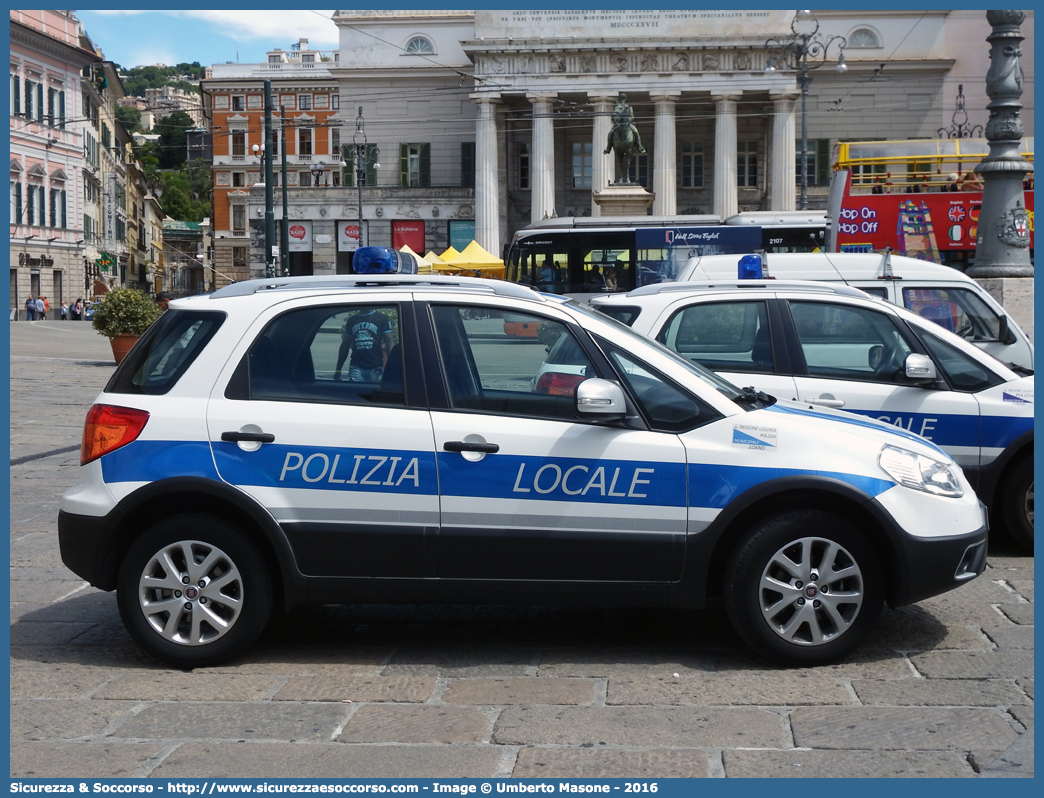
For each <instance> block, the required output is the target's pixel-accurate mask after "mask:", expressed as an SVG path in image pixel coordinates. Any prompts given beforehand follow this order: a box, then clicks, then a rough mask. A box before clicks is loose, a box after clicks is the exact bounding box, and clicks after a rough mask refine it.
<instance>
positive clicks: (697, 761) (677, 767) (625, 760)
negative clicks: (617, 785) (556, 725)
mask: <svg viewBox="0 0 1044 798" xmlns="http://www.w3.org/2000/svg"><path fill="white" fill-rule="evenodd" d="M709 775H710V755H709V754H708V753H707V752H706V751H700V750H696V749H657V750H647V751H626V750H619V749H605V748H603V749H591V748H580V749H577V748H535V747H525V748H522V749H520V750H519V752H518V757H517V759H516V760H515V767H514V769H513V770H512V771H511V776H512V778H516V779H551V778H554V779H624V778H626V779H700V778H706V777H708V776H709Z"/></svg>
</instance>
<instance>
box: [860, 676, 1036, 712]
mask: <svg viewBox="0 0 1044 798" xmlns="http://www.w3.org/2000/svg"><path fill="white" fill-rule="evenodd" d="M852 689H853V690H855V692H856V695H857V696H859V700H860V701H862V702H863V703H864V704H866V705H868V706H905V707H909V706H917V707H931V706H939V707H959V706H978V707H1003V706H1010V705H1011V704H1021V703H1024V702H1025V700H1026V698H1025V693H1024V692H1023V691H1022V690H1020V689H1019V688H1018V687H1016V686H1015V684H1014V682H1013V681H1011V680H1003V679H993V680H983V681H977V682H976V683H975V688H974V689H970V688H969V685H968V682H967V681H964V680H961V679H907V680H905V681H887V682H884V681H870V680H863V679H857V680H855V681H853V682H852Z"/></svg>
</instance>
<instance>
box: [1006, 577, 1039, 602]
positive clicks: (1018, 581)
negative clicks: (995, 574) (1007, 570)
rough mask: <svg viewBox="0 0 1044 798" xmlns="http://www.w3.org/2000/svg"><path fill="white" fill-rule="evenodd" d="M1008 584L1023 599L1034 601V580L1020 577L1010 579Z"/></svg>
mask: <svg viewBox="0 0 1044 798" xmlns="http://www.w3.org/2000/svg"><path fill="white" fill-rule="evenodd" d="M1007 582H1008V584H1009V585H1010V586H1011V587H1013V588H1014V589H1015V591H1016V592H1017V593H1018V594H1019V595H1020V596H1022V598H1024V599H1026V600H1028V601H1033V580H1032V578H1029V579H1027V578H1026V577H1024V576H1019V577H1017V578H1015V579H1008V580H1007Z"/></svg>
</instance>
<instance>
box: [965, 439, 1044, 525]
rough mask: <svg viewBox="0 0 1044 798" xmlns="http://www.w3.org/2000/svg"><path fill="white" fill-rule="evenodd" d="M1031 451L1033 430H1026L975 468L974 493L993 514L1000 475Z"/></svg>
mask: <svg viewBox="0 0 1044 798" xmlns="http://www.w3.org/2000/svg"><path fill="white" fill-rule="evenodd" d="M1032 451H1033V430H1032V429H1029V430H1026V431H1025V432H1024V433H1022V434H1021V435H1019V437H1017V438H1016V439H1015V440H1013V441H1012V442H1011V443H1009V444H1008V445H1007V446H1005V447H1004V451H1003V452H1001V453H1000V454H999V455H997V457H996V458H994V459H993V461H992V462H990V463H987V464H986V465H984V466H982V467H980V468H978V469H976V471H975V475H976V478H975V480H974V481H973V482H972V484H973V485H974V486H975V493H976V494H977V495H978V497H979V498H980V499H981V500H982V502H983V504H985V505H986V506H987V507H989V508H990V515H991V517H992V516H993V505H994V501H995V500H996V498H997V492H998V489H999V488H1000V487H1001V486H1000V478H1001V475H1002V474H1003V473H1004V472H1005V471H1006V470H1007V468H1008V466H1009V465H1011V463H1012V462H1013V461H1015V460H1017V459H1019V458H1021V457H1023V456H1025V455H1027V454H1030V453H1032Z"/></svg>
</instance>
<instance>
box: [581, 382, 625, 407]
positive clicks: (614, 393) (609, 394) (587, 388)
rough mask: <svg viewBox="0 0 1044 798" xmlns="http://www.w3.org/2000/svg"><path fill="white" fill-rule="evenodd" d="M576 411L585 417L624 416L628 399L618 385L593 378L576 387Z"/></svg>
mask: <svg viewBox="0 0 1044 798" xmlns="http://www.w3.org/2000/svg"><path fill="white" fill-rule="evenodd" d="M576 411H577V413H579V414H581V415H585V416H624V415H626V414H627V398H626V397H625V396H624V392H623V388H621V387H620V386H619V385H617V384H616V383H614V382H609V380H603V379H599V378H597V377H592V378H591V379H589V380H584V381H583V382H582V383H580V384H579V385H577V386H576Z"/></svg>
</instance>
